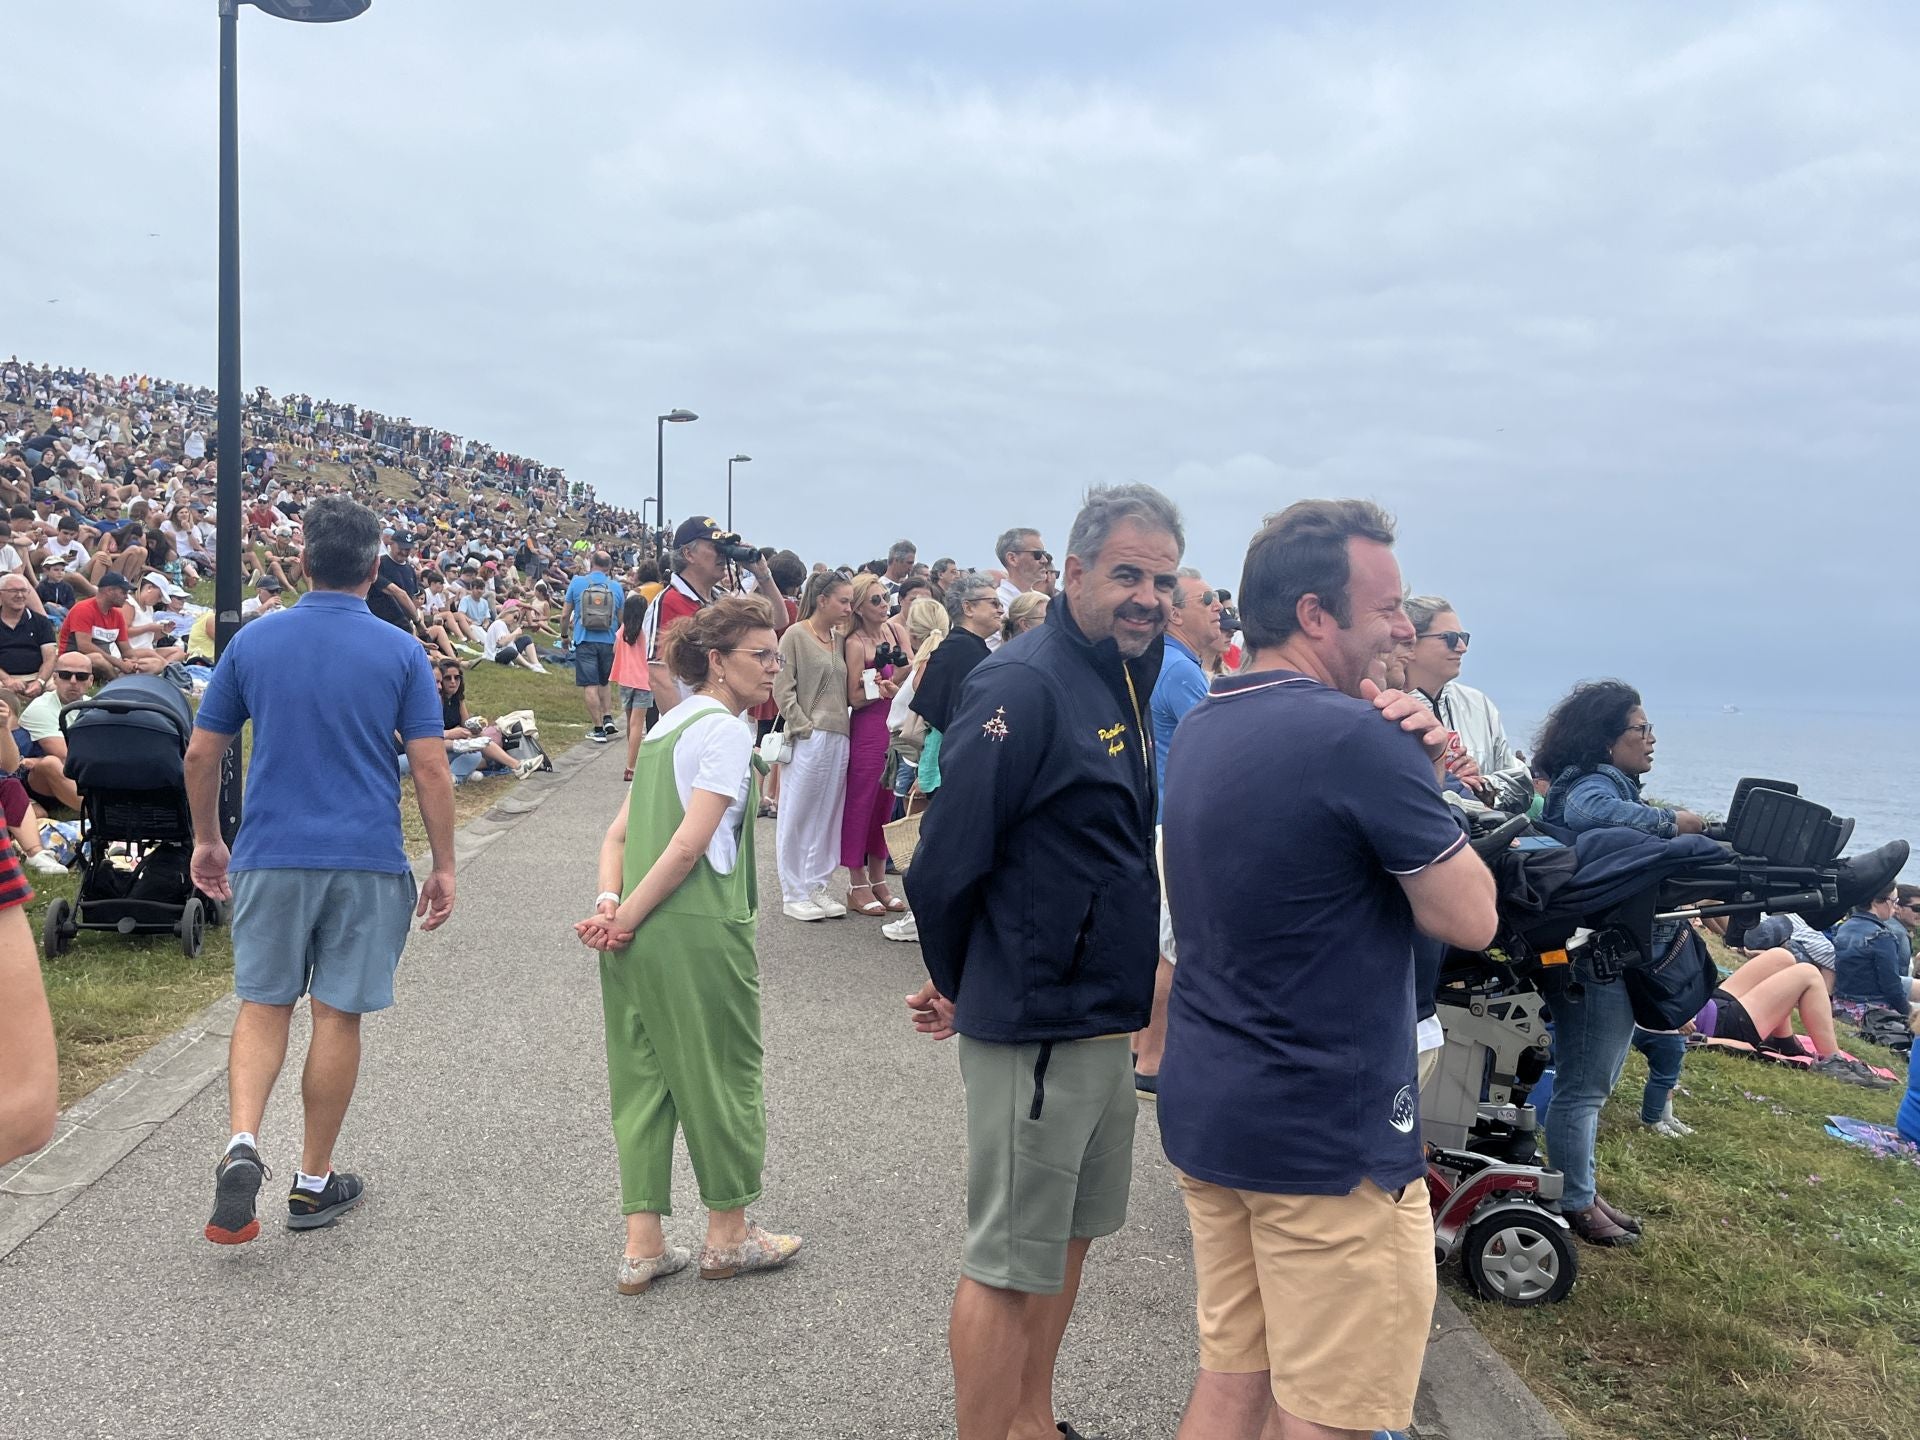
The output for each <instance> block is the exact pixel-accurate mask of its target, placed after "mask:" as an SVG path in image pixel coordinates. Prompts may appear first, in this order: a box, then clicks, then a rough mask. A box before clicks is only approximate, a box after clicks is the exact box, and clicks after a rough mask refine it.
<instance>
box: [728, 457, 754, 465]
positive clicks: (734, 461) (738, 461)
mask: <svg viewBox="0 0 1920 1440" xmlns="http://www.w3.org/2000/svg"><path fill="white" fill-rule="evenodd" d="M751 459H753V457H752V456H751V455H736V456H734V457H733V459H731V460H729V461H727V463H728V464H729V465H744V464H746V463H747V461H749V460H751Z"/></svg>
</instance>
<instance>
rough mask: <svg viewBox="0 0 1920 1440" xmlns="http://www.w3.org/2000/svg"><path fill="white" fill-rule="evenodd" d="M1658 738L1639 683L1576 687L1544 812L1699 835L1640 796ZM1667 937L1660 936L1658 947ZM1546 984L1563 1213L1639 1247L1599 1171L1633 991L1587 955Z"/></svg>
mask: <svg viewBox="0 0 1920 1440" xmlns="http://www.w3.org/2000/svg"><path fill="white" fill-rule="evenodd" d="M1653 744H1654V741H1653V726H1652V725H1651V724H1649V723H1648V721H1647V712H1646V711H1645V710H1643V709H1641V708H1640V694H1639V692H1638V691H1636V690H1635V689H1634V688H1633V687H1632V686H1631V685H1626V684H1623V683H1622V682H1620V681H1618V680H1594V681H1589V682H1587V683H1585V684H1582V685H1576V686H1575V687H1574V689H1573V693H1572V694H1570V695H1568V696H1567V697H1566V699H1564V700H1562V701H1561V702H1560V703H1559V704H1558V705H1556V706H1554V708H1553V713H1552V714H1551V715H1549V716H1548V717H1547V722H1546V724H1545V725H1543V726H1542V727H1541V729H1540V735H1539V738H1538V739H1537V740H1536V741H1535V750H1536V754H1535V757H1534V758H1535V762H1536V763H1537V764H1538V765H1539V767H1540V768H1541V770H1542V771H1543V772H1544V773H1546V774H1548V775H1551V776H1552V777H1553V783H1552V785H1551V787H1550V788H1549V789H1548V791H1547V803H1546V810H1545V813H1544V814H1543V816H1542V818H1543V819H1544V820H1546V821H1547V823H1549V824H1553V825H1561V826H1565V827H1566V828H1567V829H1569V830H1572V831H1575V832H1576V833H1577V832H1580V831H1585V830H1599V829H1602V828H1604V827H1606V826H1609V825H1625V826H1630V827H1631V828H1633V829H1635V830H1644V831H1646V832H1647V833H1648V834H1650V835H1659V836H1661V837H1663V838H1668V837H1671V836H1674V835H1694V834H1698V833H1700V832H1701V831H1702V830H1704V829H1705V828H1706V823H1705V822H1704V821H1703V820H1702V819H1701V818H1700V817H1699V816H1698V815H1695V814H1694V813H1693V812H1692V811H1690V810H1669V809H1667V808H1666V807H1664V806H1661V805H1649V804H1648V803H1647V802H1646V801H1644V800H1642V799H1641V798H1640V777H1641V776H1642V775H1645V774H1646V773H1647V771H1649V770H1651V769H1652V768H1653ZM1661 938H1662V937H1661V936H1658V935H1656V936H1655V941H1656V943H1659V942H1660V940H1661ZM1569 971H1571V972H1572V973H1568V972H1569ZM1541 983H1542V989H1544V990H1545V992H1546V996H1547V1003H1548V1005H1550V1006H1551V1007H1552V1010H1553V1028H1554V1080H1553V1099H1552V1100H1551V1101H1550V1102H1549V1103H1548V1106H1547V1116H1546V1130H1547V1151H1548V1153H1549V1155H1550V1156H1551V1158H1552V1160H1553V1163H1554V1165H1555V1166H1557V1167H1558V1168H1559V1170H1560V1171H1561V1173H1562V1174H1563V1175H1565V1177H1566V1189H1565V1191H1564V1193H1563V1194H1562V1196H1561V1200H1560V1210H1561V1213H1562V1214H1563V1215H1565V1216H1566V1219H1567V1223H1568V1224H1569V1225H1570V1226H1571V1227H1572V1228H1573V1232H1574V1234H1576V1235H1578V1236H1580V1238H1581V1239H1583V1240H1587V1241H1589V1242H1591V1243H1592V1244H1595V1245H1631V1244H1633V1243H1634V1242H1635V1241H1637V1240H1638V1239H1639V1238H1640V1222H1639V1221H1638V1220H1636V1219H1634V1218H1633V1217H1632V1216H1631V1215H1627V1214H1624V1213H1623V1212H1621V1211H1619V1210H1616V1209H1615V1208H1614V1207H1613V1206H1611V1205H1609V1204H1608V1203H1607V1202H1606V1201H1605V1200H1603V1199H1601V1198H1600V1196H1599V1195H1598V1194H1597V1193H1596V1191H1595V1188H1594V1185H1595V1181H1594V1173H1593V1145H1594V1137H1595V1135H1596V1134H1597V1133H1598V1131H1599V1128H1600V1107H1601V1106H1603V1105H1605V1104H1606V1103H1607V1097H1608V1096H1609V1095H1611V1094H1612V1093H1613V1087H1614V1086H1615V1085H1617V1084H1618V1083H1619V1082H1620V1068H1621V1066H1622V1065H1624V1064H1625V1063H1626V1058H1627V1048H1628V1046H1629V1044H1630V1043H1631V1041H1632V1039H1633V1007H1632V1005H1631V1004H1630V1003H1629V1002H1628V1000H1627V987H1626V986H1625V985H1623V984H1621V983H1620V982H1619V981H1617V980H1613V981H1606V982H1602V981H1599V980H1597V979H1596V978H1595V977H1594V975H1593V972H1592V970H1591V969H1590V968H1589V966H1588V964H1587V961H1586V959H1585V957H1584V955H1583V954H1579V953H1576V957H1575V960H1574V963H1573V964H1572V965H1571V966H1552V967H1549V968H1548V969H1547V970H1546V971H1545V973H1544V975H1543V977H1542V982H1541Z"/></svg>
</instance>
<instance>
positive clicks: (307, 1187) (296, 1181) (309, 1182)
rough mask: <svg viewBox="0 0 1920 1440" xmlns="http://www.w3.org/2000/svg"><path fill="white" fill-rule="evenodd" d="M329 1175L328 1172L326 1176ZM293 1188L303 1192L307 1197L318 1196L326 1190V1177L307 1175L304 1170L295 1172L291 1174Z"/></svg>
mask: <svg viewBox="0 0 1920 1440" xmlns="http://www.w3.org/2000/svg"><path fill="white" fill-rule="evenodd" d="M331 1173H332V1172H331V1171H329V1172H328V1174H331ZM293 1188H294V1189H296V1190H304V1191H306V1192H307V1193H308V1194H309V1195H318V1194H319V1193H320V1192H321V1191H322V1190H324V1189H326V1188H327V1177H326V1175H309V1174H307V1172H306V1171H304V1170H296V1171H294V1172H293Z"/></svg>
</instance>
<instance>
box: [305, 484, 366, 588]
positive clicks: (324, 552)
mask: <svg viewBox="0 0 1920 1440" xmlns="http://www.w3.org/2000/svg"><path fill="white" fill-rule="evenodd" d="M300 522H301V527H300V528H301V533H302V535H303V536H304V538H305V540H306V554H305V562H306V567H307V574H308V575H309V576H311V577H312V579H313V583H314V584H315V585H317V586H319V587H320V588H321V589H322V590H351V589H353V588H354V587H355V586H357V585H360V584H363V583H365V581H366V578H367V576H368V575H369V574H371V573H372V571H373V562H374V561H375V560H376V559H378V558H379V555H380V518H379V516H377V515H375V514H374V513H373V511H371V510H369V509H367V507H366V506H364V505H362V504H359V503H358V502H357V501H353V500H349V499H348V498H347V497H346V496H344V495H327V496H323V497H322V498H321V499H318V500H316V501H314V502H313V503H312V504H311V505H309V506H307V508H306V509H305V510H304V511H302V512H301V515H300Z"/></svg>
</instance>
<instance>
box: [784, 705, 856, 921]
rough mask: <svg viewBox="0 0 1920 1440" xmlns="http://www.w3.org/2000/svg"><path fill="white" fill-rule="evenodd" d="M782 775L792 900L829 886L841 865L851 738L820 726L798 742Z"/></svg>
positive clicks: (787, 892) (787, 889) (787, 896)
mask: <svg viewBox="0 0 1920 1440" xmlns="http://www.w3.org/2000/svg"><path fill="white" fill-rule="evenodd" d="M786 771H787V773H786V774H785V775H783V776H781V777H780V819H779V822H778V825H777V826H776V828H775V832H774V833H775V836H776V841H777V845H778V852H779V853H778V860H779V863H780V898H781V899H782V900H783V901H785V902H786V903H788V904H792V903H793V902H794V901H796V900H805V899H807V898H808V897H809V896H811V895H812V894H813V892H814V891H816V890H820V889H823V888H825V886H826V883H827V882H828V881H829V880H831V879H832V878H833V872H834V870H835V869H836V868H837V867H838V866H839V864H840V816H841V812H842V811H843V810H844V809H845V807H846V803H847V737H846V736H844V735H829V734H827V733H826V732H824V731H820V730H816V731H814V732H813V734H811V735H809V736H807V737H806V739H804V740H796V741H794V742H793V759H791V760H789V761H788V762H787V766H786Z"/></svg>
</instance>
